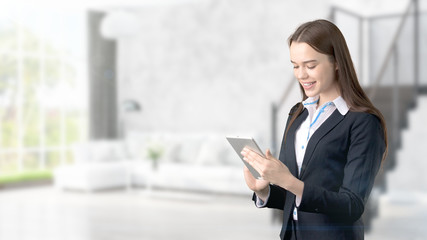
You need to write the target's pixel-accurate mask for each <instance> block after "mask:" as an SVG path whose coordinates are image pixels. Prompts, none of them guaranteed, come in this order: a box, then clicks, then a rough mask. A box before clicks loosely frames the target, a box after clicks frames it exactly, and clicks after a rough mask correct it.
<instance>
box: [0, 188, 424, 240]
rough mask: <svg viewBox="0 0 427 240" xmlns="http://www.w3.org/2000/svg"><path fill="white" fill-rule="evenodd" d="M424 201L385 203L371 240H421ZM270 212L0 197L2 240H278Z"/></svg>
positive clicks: (237, 203)
mask: <svg viewBox="0 0 427 240" xmlns="http://www.w3.org/2000/svg"><path fill="white" fill-rule="evenodd" d="M425 196H426V195H408V194H406V195H405V194H397V195H396V194H395V195H390V194H389V195H385V196H383V197H381V202H380V206H381V207H380V208H381V209H380V215H379V217H377V218H376V219H375V220H374V222H373V230H372V232H371V233H369V234H367V235H366V239H367V240H383V239H384V240H385V239H387V240H393V239H396V240H397V239H424V238H425V236H427V230H426V229H425V226H426V225H427V201H426V198H425ZM279 231H280V226H279V225H277V223H276V224H272V222H271V211H270V210H268V209H256V208H255V207H254V206H253V203H252V202H251V200H250V194H249V193H248V196H224V195H213V194H195V193H182V192H173V193H171V192H164V191H153V192H151V193H150V192H147V191H141V190H139V191H134V192H126V191H124V190H114V191H106V192H97V193H82V192H58V191H55V190H54V189H53V188H51V187H38V188H28V189H17V190H1V191H0V239H7V240H136V239H138V240H163V239H165V240H166V239H168V240H169V239H173V240H180V239H189V240H193V239H197V240H199V239H203V240H210V239H212V240H213V239H215V240H218V239H221V240H227V239H233V240H235V239H245V240H252V239H253V240H255V239H256V240H259V239H278V234H279Z"/></svg>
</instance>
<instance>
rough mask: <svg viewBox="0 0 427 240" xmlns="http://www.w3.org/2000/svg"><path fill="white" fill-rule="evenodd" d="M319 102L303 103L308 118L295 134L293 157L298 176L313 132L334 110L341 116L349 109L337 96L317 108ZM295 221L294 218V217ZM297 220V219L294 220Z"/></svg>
mask: <svg viewBox="0 0 427 240" xmlns="http://www.w3.org/2000/svg"><path fill="white" fill-rule="evenodd" d="M318 102H319V96H316V97H310V98H307V99H306V100H305V101H303V102H302V103H303V105H304V108H306V109H307V111H308V116H307V118H306V119H305V120H304V122H302V123H301V125H300V127H299V128H298V129H297V131H296V133H295V155H296V161H297V167H298V175H299V174H301V167H302V164H303V160H304V156H305V151H306V149H307V144H308V142H309V141H310V138H311V136H313V134H314V132H316V130H317V129H319V127H320V126H321V125H322V124H323V123H324V122H325V121H326V120H327V119H328V118H329V117H330V116H331V115H332V113H334V111H335V110H336V109H338V112H339V113H340V114H341V115H343V116H344V115H346V114H347V112H348V110H349V108H348V106H347V103H346V102H345V101H344V99H343V98H342V97H341V96H339V97H337V98H335V99H334V100H333V101H332V102H327V103H325V104H323V105H322V106H320V107H317V103H318ZM295 204H296V206H297V207H299V205H300V204H301V198H300V197H298V196H297V197H296V198H295ZM294 219H295V217H294ZM295 220H297V219H295Z"/></svg>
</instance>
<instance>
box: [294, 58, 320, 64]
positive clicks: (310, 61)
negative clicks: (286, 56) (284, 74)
mask: <svg viewBox="0 0 427 240" xmlns="http://www.w3.org/2000/svg"><path fill="white" fill-rule="evenodd" d="M312 62H317V60H314V59H313V60H307V61H303V62H302V63H312ZM291 63H294V64H296V62H294V61H292V60H291Z"/></svg>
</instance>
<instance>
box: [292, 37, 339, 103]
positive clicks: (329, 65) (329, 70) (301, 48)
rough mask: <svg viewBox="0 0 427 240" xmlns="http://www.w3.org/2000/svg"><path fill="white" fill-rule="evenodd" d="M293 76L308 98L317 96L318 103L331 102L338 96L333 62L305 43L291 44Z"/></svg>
mask: <svg viewBox="0 0 427 240" xmlns="http://www.w3.org/2000/svg"><path fill="white" fill-rule="evenodd" d="M290 55H291V62H292V64H293V65H294V75H295V77H296V78H297V80H298V81H299V83H300V84H301V86H302V87H303V89H304V91H305V94H306V95H307V96H308V97H314V96H317V95H319V96H320V102H319V105H321V103H322V104H323V103H325V102H327V101H332V100H334V99H335V98H337V97H338V96H339V88H338V84H337V82H336V81H335V71H336V69H337V67H336V64H335V62H332V61H331V60H330V57H329V56H328V55H326V54H322V53H319V52H317V51H316V50H314V49H313V48H312V47H311V46H310V45H308V44H307V43H299V42H293V43H292V44H291V46H290Z"/></svg>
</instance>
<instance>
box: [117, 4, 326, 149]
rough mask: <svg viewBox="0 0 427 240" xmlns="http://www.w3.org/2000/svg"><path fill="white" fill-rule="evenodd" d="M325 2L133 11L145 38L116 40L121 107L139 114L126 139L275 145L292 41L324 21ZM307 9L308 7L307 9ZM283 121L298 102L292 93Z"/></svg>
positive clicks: (127, 120)
mask: <svg viewBox="0 0 427 240" xmlns="http://www.w3.org/2000/svg"><path fill="white" fill-rule="evenodd" d="M327 3H328V1H327V0H322V1H319V0H310V1H308V0H306V1H295V0H293V1H291V0H286V1H284V0H264V1H259V0H216V1H202V2H200V3H196V2H194V3H186V4H181V5H173V6H152V7H142V8H139V9H137V10H135V9H133V13H135V14H136V15H137V16H138V18H139V19H140V23H141V26H140V30H139V31H138V32H137V34H136V35H135V36H133V37H131V38H123V39H120V40H119V48H118V51H119V52H118V69H119V77H118V79H119V82H120V91H119V96H120V101H123V100H124V99H136V100H137V101H139V102H140V103H141V105H142V108H143V110H142V112H141V113H137V114H127V115H125V116H124V124H125V125H126V129H127V131H135V130H137V131H142V132H183V133H193V132H206V133H219V134H241V135H247V134H251V135H252V134H253V135H256V136H257V137H259V138H261V139H263V140H260V141H268V140H269V138H270V121H271V119H270V106H271V103H272V102H273V101H274V102H275V101H277V100H278V99H279V98H280V96H281V94H282V93H283V92H284V90H285V87H286V86H287V84H288V82H289V81H292V80H291V76H292V71H291V70H292V68H291V64H290V62H289V55H288V47H287V42H286V41H287V38H288V36H289V35H290V34H291V33H292V32H293V31H294V30H295V28H296V27H297V26H298V25H299V24H300V23H302V22H305V21H308V20H313V19H317V18H325V17H327V14H328V11H329V6H328V4H327ZM307 6H310V7H308V8H307ZM292 95H293V96H291V97H290V98H289V100H288V102H287V104H286V106H284V108H283V112H282V115H281V116H280V119H279V121H280V124H281V127H280V126H279V127H280V128H279V129H280V133H279V134H278V135H279V136H280V135H281V132H282V129H283V127H284V122H285V120H286V117H287V111H288V110H289V108H290V107H291V106H292V105H293V104H295V103H296V102H297V101H299V100H300V95H299V89H298V88H297V85H295V90H294V91H293V94H292Z"/></svg>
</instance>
